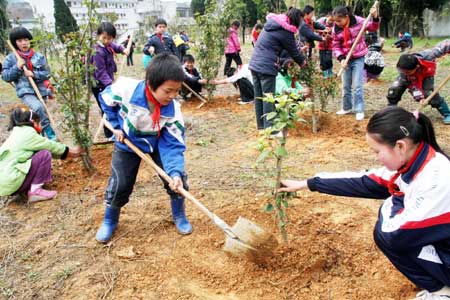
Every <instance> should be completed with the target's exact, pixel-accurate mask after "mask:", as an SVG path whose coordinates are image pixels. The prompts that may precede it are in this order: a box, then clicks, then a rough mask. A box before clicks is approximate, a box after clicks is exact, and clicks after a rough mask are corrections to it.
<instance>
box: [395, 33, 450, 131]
mask: <svg viewBox="0 0 450 300" xmlns="http://www.w3.org/2000/svg"><path fill="white" fill-rule="evenodd" d="M446 54H450V40H445V41H442V42H440V43H439V44H437V45H436V46H435V47H434V48H432V49H428V50H425V51H422V52H419V53H413V54H403V55H401V56H400V58H399V60H398V62H397V69H398V72H399V77H398V78H397V80H396V81H394V83H393V84H392V86H391V87H390V88H389V91H388V95H387V99H388V102H389V105H397V103H398V102H399V101H400V100H401V98H402V95H403V93H404V92H405V90H406V89H408V90H409V91H410V93H411V94H412V96H413V98H414V100H416V101H423V100H424V99H425V98H427V97H428V96H429V95H431V93H433V90H434V75H435V74H436V61H435V60H436V59H437V58H439V57H441V56H444V55H446ZM430 105H431V107H434V108H436V109H437V110H438V111H439V113H440V114H441V115H442V117H443V122H444V124H446V125H450V109H449V108H448V105H447V102H445V99H444V97H442V96H441V95H439V94H436V95H434V96H433V98H431V101H430Z"/></svg>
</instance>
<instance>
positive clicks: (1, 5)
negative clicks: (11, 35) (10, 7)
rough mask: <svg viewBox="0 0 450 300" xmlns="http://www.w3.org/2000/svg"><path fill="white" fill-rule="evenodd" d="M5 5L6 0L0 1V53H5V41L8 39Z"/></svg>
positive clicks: (8, 25) (8, 26)
mask: <svg viewBox="0 0 450 300" xmlns="http://www.w3.org/2000/svg"><path fill="white" fill-rule="evenodd" d="M6 5H7V3H6V0H0V53H5V52H6V40H7V39H8V31H9V28H10V24H9V21H8V15H7V14H6Z"/></svg>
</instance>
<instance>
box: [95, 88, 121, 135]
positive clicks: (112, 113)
mask: <svg viewBox="0 0 450 300" xmlns="http://www.w3.org/2000/svg"><path fill="white" fill-rule="evenodd" d="M104 93H111V87H110V86H109V87H107V88H106V89H105V90H104V91H103V92H101V93H100V94H99V95H98V99H99V101H100V105H101V106H102V110H103V112H104V113H105V115H106V120H108V122H109V123H110V124H111V126H112V127H113V128H114V129H120V128H121V127H120V123H119V111H120V105H119V104H118V103H117V102H109V101H105V99H104V98H103V96H102V95H103V94H104Z"/></svg>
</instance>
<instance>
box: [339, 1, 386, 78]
mask: <svg viewBox="0 0 450 300" xmlns="http://www.w3.org/2000/svg"><path fill="white" fill-rule="evenodd" d="M378 3H379V2H378V0H377V1H375V3H374V4H373V5H372V7H377V6H378ZM370 18H372V16H371V15H369V16H368V17H367V18H366V19H365V20H364V23H363V26H362V27H361V30H360V31H359V32H358V35H357V36H356V39H355V41H354V42H353V45H352V47H351V48H350V51H349V52H348V53H347V56H346V57H345V65H347V64H348V61H349V60H350V57H352V54H353V52H354V51H355V48H356V45H357V44H358V41H359V40H360V39H361V37H362V35H363V34H364V32H365V31H366V27H367V24H368V23H369V20H370ZM343 71H344V68H342V67H341V69H340V70H339V72H338V74H337V76H338V77H340V76H341V75H342V72H343Z"/></svg>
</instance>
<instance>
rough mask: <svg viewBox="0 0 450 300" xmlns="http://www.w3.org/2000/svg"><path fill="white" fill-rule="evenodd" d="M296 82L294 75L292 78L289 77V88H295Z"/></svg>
mask: <svg viewBox="0 0 450 300" xmlns="http://www.w3.org/2000/svg"><path fill="white" fill-rule="evenodd" d="M296 83H297V78H295V76H294V77H292V79H291V88H295V84H296Z"/></svg>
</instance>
